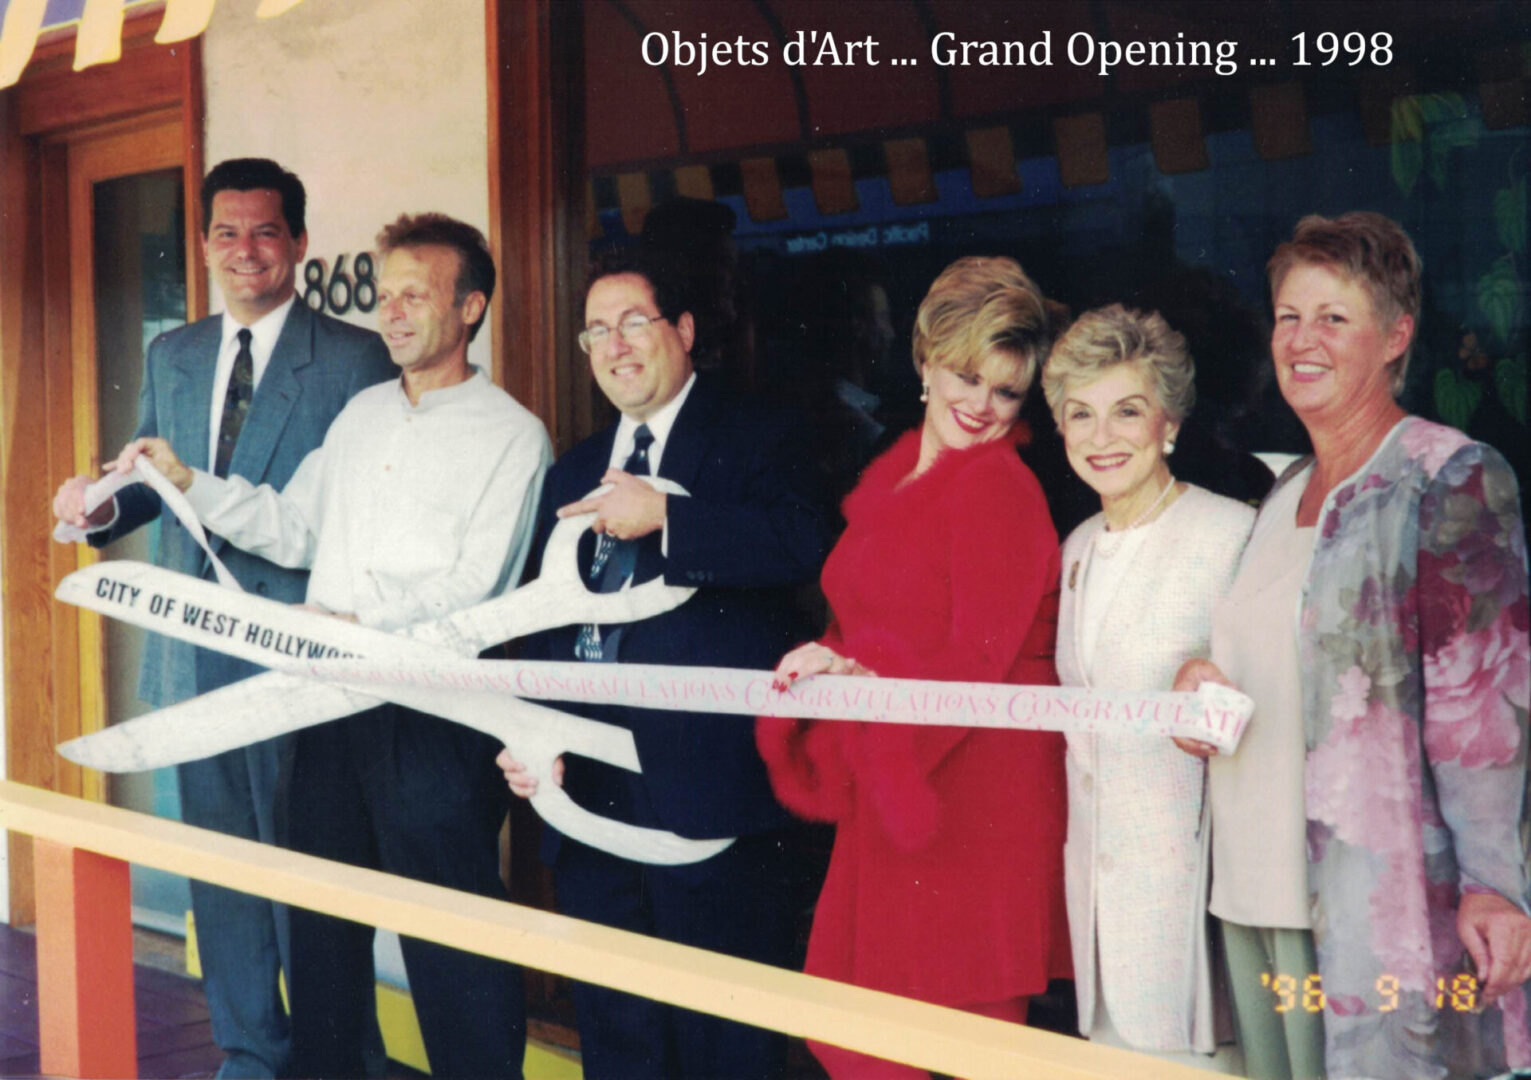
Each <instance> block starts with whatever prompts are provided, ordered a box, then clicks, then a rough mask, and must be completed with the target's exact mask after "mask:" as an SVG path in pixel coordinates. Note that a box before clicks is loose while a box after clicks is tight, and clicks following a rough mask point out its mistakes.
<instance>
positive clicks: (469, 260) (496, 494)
mask: <svg viewBox="0 0 1531 1080" xmlns="http://www.w3.org/2000/svg"><path fill="white" fill-rule="evenodd" d="M378 244H379V247H380V249H381V251H382V253H383V265H382V272H381V274H380V276H379V279H378V324H379V325H378V329H379V331H380V332H381V333H382V335H383V340H384V342H385V343H386V344H387V346H388V350H389V353H390V354H391V356H392V358H393V362H394V363H395V364H397V365H398V366H399V368H400V370H401V377H400V378H399V379H397V380H395V381H393V382H389V383H383V384H380V385H378V386H374V387H372V388H370V389H369V390H365V391H363V392H362V393H359V394H357V395H356V397H354V398H353V399H352V400H351V402H350V404H348V405H347V406H346V408H345V409H344V410H343V411H342V412H341V413H340V415H339V416H338V417H336V419H335V422H334V424H333V425H332V426H331V427H330V430H329V433H328V434H327V435H326V436H325V440H324V445H323V446H322V447H321V448H320V449H318V450H316V451H314V452H313V453H312V454H310V455H309V457H308V458H307V459H306V460H305V461H304V462H303V464H302V465H301V466H300V467H299V469H298V471H297V472H296V473H295V474H294V476H293V478H292V480H291V481H290V482H289V483H288V484H287V486H286V487H284V488H283V489H282V490H281V491H277V490H275V489H274V488H271V487H269V486H265V485H263V486H259V487H257V486H253V485H251V484H250V483H249V482H247V481H245V480H243V479H241V478H239V477H232V476H231V477H228V478H219V477H216V476H212V475H210V474H208V473H205V472H203V471H201V470H193V469H188V468H187V467H186V466H185V465H183V464H182V463H181V462H180V460H179V459H178V458H177V457H176V456H175V454H174V452H173V451H172V450H171V448H170V446H169V444H168V443H166V442H165V441H164V440H161V439H147V440H140V441H138V442H135V443H132V444H130V445H129V446H128V448H127V449H126V450H125V451H124V452H123V455H122V457H121V458H119V467H123V466H125V465H127V464H128V463H129V462H131V460H132V458H133V457H135V456H136V455H137V454H139V453H144V454H147V455H148V456H149V457H150V459H151V460H152V461H153V462H154V464H155V465H157V466H158V467H159V469H160V471H161V472H163V473H164V474H165V475H166V476H167V477H168V478H169V479H170V480H171V481H172V482H174V483H175V484H176V486H177V487H179V488H181V490H183V491H185V492H186V494H187V498H188V500H189V501H190V502H191V504H192V506H193V507H195V509H196V511H197V514H198V516H199V517H200V518H201V519H202V521H203V523H204V524H205V525H207V527H208V528H209V529H210V530H211V531H213V532H215V533H217V534H219V535H220V536H222V537H224V538H225V539H227V540H228V541H229V542H231V543H233V544H235V545H236V546H238V547H241V548H244V549H245V550H247V551H250V552H253V553H255V554H259V555H261V556H263V557H265V558H267V559H269V560H271V561H272V562H276V563H280V564H282V565H287V566H306V567H309V568H311V575H310V577H309V585H308V602H307V604H306V605H305V606H306V607H309V608H312V609H315V610H319V611H323V612H325V613H327V614H330V615H334V616H336V617H337V618H343V619H349V620H352V621H355V622H359V623H362V624H363V625H366V626H372V627H377V628H381V629H390V630H391V629H396V628H399V627H403V626H408V625H410V624H412V623H416V622H421V621H424V620H429V619H437V618H441V617H442V616H445V615H448V614H450V613H451V612H454V611H457V610H460V609H462V608H466V607H470V606H472V605H473V604H476V603H479V602H480V601H482V600H485V599H487V598H489V597H492V596H495V595H497V594H498V593H500V592H502V591H503V590H504V588H505V587H506V585H507V584H508V583H510V582H512V581H514V580H515V579H516V578H517V577H518V576H519V574H520V572H521V568H522V566H523V564H524V563H525V561H526V555H527V550H528V547H529V546H530V544H531V541H532V532H533V525H534V521H535V514H536V509H537V499H538V496H539V493H540V491H541V486H542V477H543V473H544V472H545V471H546V470H547V467H548V464H549V463H550V462H551V460H552V448H551V445H550V444H549V442H548V437H547V432H546V430H545V429H544V428H543V426H542V423H541V422H540V421H539V420H538V419H537V418H536V417H535V416H533V415H532V414H531V413H530V412H528V411H527V410H526V409H524V408H523V407H522V406H521V405H519V404H518V403H517V402H516V401H515V400H514V399H513V398H511V397H510V395H508V394H506V393H505V392H504V391H503V390H501V389H500V388H499V387H497V386H495V385H494V384H493V383H492V382H490V381H489V379H488V377H487V376H486V375H485V374H484V373H483V372H482V371H480V370H478V369H476V368H474V367H473V366H472V365H470V364H469V363H468V360H467V350H468V343H469V341H471V340H472V338H473V336H474V334H475V333H476V332H477V330H478V328H479V326H480V325H481V324H482V322H483V319H484V314H485V311H486V309H487V307H488V304H489V300H490V297H491V296H492V295H493V293H494V280H495V270H494V262H493V260H492V258H491V257H490V254H489V250H488V245H487V244H486V243H485V241H484V238H483V236H482V235H481V234H480V233H479V232H478V230H477V229H474V228H473V227H472V226H470V225H466V224H464V223H462V222H459V221H454V220H453V219H451V218H448V217H446V216H444V215H440V214H421V215H418V216H415V217H409V216H405V217H401V218H400V219H399V220H398V221H396V222H395V223H394V224H392V225H390V226H388V227H387V228H385V229H384V230H383V231H382V233H381V234H379V236H378ZM497 749H498V744H496V743H494V742H493V740H489V739H487V737H485V736H483V735H480V734H478V733H477V732H473V731H470V730H468V729H467V728H463V727H461V726H459V725H456V724H452V723H449V722H447V721H444V720H441V719H439V718H436V717H432V716H426V715H424V714H421V713H416V712H413V711H411V710H408V709H403V708H399V707H396V706H391V705H385V706H381V707H379V708H377V709H372V710H369V711H368V712H365V713H361V714H358V715H355V716H351V717H347V718H345V719H343V720H340V721H337V722H334V723H330V724H323V725H320V726H318V727H314V728H309V729H307V730H305V731H303V732H301V733H300V734H299V736H298V744H297V752H296V755H295V762H294V766H293V775H292V779H291V783H290V785H289V790H288V797H287V801H286V809H287V814H288V824H289V832H290V836H291V843H292V845H293V847H295V848H297V849H298V850H300V851H304V852H307V853H309V854H313V855H320V856H323V857H325V858H330V859H337V860H340V861H343V862H348V863H353V864H356V865H360V866H367V867H372V868H375V869H381V870H386V871H388V872H390V873H396V874H402V875H404V876H407V877H412V878H416V879H419V880H422V881H428V882H431V883H433V884H438V885H446V886H449V887H452V888H458V889H464V890H467V891H470V892H475V893H478V894H480V895H486V896H497V897H502V898H503V896H504V890H503V886H502V885H501V882H500V877H499V830H500V824H501V821H502V820H503V818H504V816H505V799H506V795H505V787H504V783H503V780H502V779H501V777H500V773H499V770H498V769H497V768H496V767H495V765H494V756H495V751H496V750H497ZM372 934H373V931H372V928H371V927H364V926H360V925H357V924H355V923H349V922H344V921H342V920H339V919H334V918H331V917H329V916H324V915H319V914H316V913H314V912H311V911H306V910H303V909H301V908H294V909H293V912H292V954H293V960H292V969H293V970H292V973H291V976H290V977H291V986H290V988H289V996H290V1000H291V1006H292V1029H293V1056H292V1068H293V1070H294V1072H293V1075H297V1076H326V1077H344V1076H364V1075H365V1074H366V1067H365V1061H364V1049H365V1046H366V1033H367V1031H368V1018H369V1016H370V1014H371V1010H372V1009H373V1008H374V1007H375V1005H374V1001H373V980H374V974H373V970H372ZM403 944H404V962H405V967H406V968H407V970H408V972H409V981H410V986H411V987H412V988H413V990H414V1000H415V1008H416V1012H417V1014H418V1015H419V1018H420V1026H421V1032H422V1034H423V1036H424V1040H425V1047H426V1053H427V1055H428V1056H429V1058H430V1064H431V1070H432V1072H433V1073H434V1074H436V1075H438V1076H519V1075H520V1074H521V1061H522V1056H523V1054H524V1047H525V1018H524V1009H523V1003H522V990H521V977H520V972H519V971H518V970H516V969H514V968H512V967H510V966H509V965H505V964H501V963H497V962H495V961H491V960H488V959H485V958H483V957H478V956H474V955H472V954H469V953H463V952H458V951H456V950H452V949H448V948H445V947H444V946H440V945H434V944H431V943H428V942H422V941H416V940H413V939H405V941H404V943H403Z"/></svg>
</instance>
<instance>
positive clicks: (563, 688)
mask: <svg viewBox="0 0 1531 1080" xmlns="http://www.w3.org/2000/svg"><path fill="white" fill-rule="evenodd" d="M284 666H286V667H289V668H290V670H293V671H295V672H302V673H303V674H306V675H309V676H310V677H312V678H316V679H321V680H324V681H326V682H334V683H340V684H343V685H345V686H348V687H351V688H353V689H357V690H363V689H364V690H367V691H370V692H373V693H377V694H382V695H385V696H392V695H393V694H395V693H396V692H398V690H399V688H401V687H409V688H412V689H414V690H417V691H430V692H434V693H440V694H445V695H467V696H469V697H472V696H480V697H490V698H493V697H516V698H532V699H538V700H545V701H571V702H580V703H582V704H590V705H628V706H632V707H634V708H643V709H662V710H668V711H676V712H694V713H729V714H733V715H739V716H782V717H796V718H800V719H807V720H855V721H861V722H865V723H877V724H917V725H923V726H930V727H935V726H942V727H977V728H1006V729H1013V730H1020V731H1066V732H1075V733H1087V734H1112V735H1116V734H1122V735H1151V736H1161V737H1163V736H1179V737H1182V738H1188V739H1199V740H1201V741H1202V742H1207V743H1211V744H1212V745H1213V746H1215V747H1216V748H1217V749H1218V751H1219V752H1220V753H1224V754H1231V753H1233V752H1234V750H1236V749H1237V748H1238V744H1239V739H1240V738H1241V737H1242V736H1243V734H1244V728H1245V727H1246V726H1247V725H1248V723H1249V718H1250V716H1251V714H1252V713H1253V711H1254V703H1253V701H1251V700H1250V699H1249V698H1248V697H1246V696H1245V695H1244V694H1242V693H1240V692H1239V691H1237V690H1233V689H1230V688H1229V687H1226V686H1219V685H1217V684H1216V683H1202V684H1201V686H1200V687H1198V688H1197V690H1196V691H1195V692H1194V693H1186V692H1178V693H1177V692H1174V691H1169V690H1163V691H1152V690H1150V691H1132V692H1119V691H1117V692H1114V691H1107V690H1098V689H1084V688H1082V687H1072V686H1013V685H1010V684H1007V683H972V682H937V681H933V680H926V679H885V678H866V677H863V676H856V675H815V676H813V677H812V678H810V679H805V680H803V681H802V682H800V683H796V684H794V685H793V686H791V687H789V688H788V689H786V690H784V691H778V690H776V689H775V688H774V687H773V685H772V684H773V681H774V675H773V674H772V673H771V672H769V671H748V670H743V669H739V668H715V667H675V666H668V665H660V664H581V663H571V662H564V661H556V660H555V661H546V660H543V661H538V660H464V659H451V660H438V659H434V658H426V657H422V656H418V655H417V656H412V657H410V658H408V659H406V660H402V661H401V660H399V659H398V658H394V657H390V658H389V660H388V661H386V662H383V663H379V662H377V661H374V660H370V659H351V658H345V659H327V660H316V661H310V662H306V663H297V664H286V665H284Z"/></svg>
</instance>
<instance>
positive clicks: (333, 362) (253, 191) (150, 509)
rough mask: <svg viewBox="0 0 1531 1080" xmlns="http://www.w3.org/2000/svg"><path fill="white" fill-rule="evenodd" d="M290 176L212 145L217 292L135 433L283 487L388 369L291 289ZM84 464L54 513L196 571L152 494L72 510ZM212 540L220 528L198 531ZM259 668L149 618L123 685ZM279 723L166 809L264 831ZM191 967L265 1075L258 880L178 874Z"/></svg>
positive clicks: (269, 1015) (203, 571)
mask: <svg viewBox="0 0 1531 1080" xmlns="http://www.w3.org/2000/svg"><path fill="white" fill-rule="evenodd" d="M304 203H305V194H304V191H303V184H302V182H301V181H300V180H299V179H298V178H297V177H296V176H294V175H293V174H292V173H289V172H287V171H286V170H284V169H283V168H282V167H281V166H280V165H278V164H277V163H276V162H274V161H269V160H266V159H264V158H239V159H234V160H230V161H225V162H223V163H221V164H219V165H218V166H217V167H215V168H214V169H213V170H212V171H211V172H210V173H208V174H207V177H206V179H205V180H204V181H203V183H202V221H203V230H204V232H203V239H202V250H203V254H204V255H205V256H206V260H207V264H208V266H209V267H210V268H211V269H212V271H213V274H214V276H215V277H216V278H217V281H218V286H219V289H220V291H221V292H222V293H223V298H224V306H225V310H224V313H223V314H222V315H215V316H213V317H211V318H208V319H203V320H201V321H200V322H197V323H193V324H192V325H190V326H184V327H181V328H180V329H177V330H172V331H170V332H169V333H166V334H162V335H160V336H159V337H158V338H156V339H155V340H154V341H153V343H152V344H150V346H149V353H148V357H147V359H146V360H145V363H144V378H143V386H142V388H141V390H140V393H139V399H138V430H137V432H136V433H135V438H136V437H142V436H155V435H157V436H161V437H163V438H165V439H168V440H169V441H170V443H171V444H172V445H174V446H175V447H176V448H177V449H178V450H180V451H181V453H182V454H183V455H184V456H185V459H186V461H187V463H188V464H190V465H194V466H198V467H201V468H204V469H206V470H207V471H209V472H216V473H217V474H218V475H228V474H230V473H233V474H236V475H238V476H242V477H244V478H245V479H247V480H249V481H250V482H251V483H253V484H263V483H264V484H270V485H272V486H274V487H276V488H281V487H283V486H284V485H285V484H286V483H287V481H288V480H289V479H290V478H291V476H292V474H293V472H294V470H296V469H297V467H298V465H299V463H300V462H302V460H303V459H304V457H306V456H307V455H308V453H309V451H311V450H313V449H315V448H316V447H318V446H319V445H320V443H322V442H323V441H324V435H325V432H326V431H328V430H329V426H330V422H331V421H332V420H334V418H335V416H336V414H337V413H339V412H340V410H341V408H342V407H343V406H344V405H345V403H346V402H347V401H348V400H350V398H351V396H352V395H353V394H354V393H356V392H357V391H358V390H361V389H362V388H364V387H366V386H370V385H372V384H374V383H378V382H382V381H383V380H385V379H388V378H392V377H394V376H395V375H396V374H397V369H396V368H395V367H394V366H393V363H392V361H391V360H390V359H389V354H388V350H387V348H385V347H384V345H383V342H382V339H381V338H379V337H378V335H377V334H375V333H373V332H371V331H369V330H362V329H360V328H357V327H354V326H351V325H350V324H348V323H344V322H340V321H339V320H336V319H332V318H329V317H328V316H326V315H322V314H316V313H314V312H312V311H310V310H309V308H308V307H307V306H306V305H305V304H303V303H302V302H301V301H299V300H298V298H297V294H296V292H295V290H294V282H295V280H296V275H297V266H298V264H299V263H301V262H302V261H303V256H304V252H305V250H306V249H307V246H308V234H307V232H306V230H305V228H304ZM88 482H89V478H88V477H83V476H76V477H73V478H71V479H70V480H68V481H66V482H65V483H64V485H63V486H62V487H61V488H59V492H58V495H57V496H56V497H55V499H54V513H55V515H56V516H57V517H58V518H59V520H61V521H65V522H68V523H70V524H73V525H76V526H79V527H82V528H91V529H94V530H96V531H94V532H92V534H91V537H90V543H91V544H92V545H94V546H98V547H99V546H101V545H103V544H106V543H109V542H110V541H112V540H114V539H116V538H117V537H119V536H123V535H125V534H126V533H129V532H131V531H132V530H134V529H136V528H138V527H139V526H140V525H143V524H145V523H147V522H149V521H152V520H153V519H155V518H157V517H158V518H160V534H159V543H158V546H157V548H156V550H155V562H156V563H158V564H159V565H160V566H164V567H168V568H170V569H172V570H179V571H181V572H183V573H188V574H195V575H200V576H208V574H209V571H208V565H207V559H206V558H205V556H204V555H203V553H202V551H201V549H200V548H199V547H198V546H197V543H196V541H195V540H194V539H193V538H192V537H191V536H190V534H188V533H187V532H186V530H185V528H184V527H183V526H182V525H181V524H180V522H179V521H177V520H176V519H175V517H174V515H171V514H163V515H162V514H161V513H160V511H161V503H160V499H159V496H157V495H155V494H154V493H153V492H152V491H150V490H149V489H148V488H147V487H145V486H143V485H133V486H132V487H128V488H125V489H123V491H122V492H121V493H120V494H119V495H118V496H117V498H116V500H115V502H114V503H112V504H108V505H106V506H103V507H101V508H100V509H99V510H98V511H97V512H96V513H95V514H93V515H92V516H91V518H90V519H87V518H86V516H85V514H84V498H83V494H84V490H85V485H86V484H87V483H88ZM214 543H217V544H220V545H222V541H219V540H216V539H215V540H214ZM219 555H220V557H221V558H223V559H224V561H225V562H226V563H227V564H228V567H229V569H230V570H231V571H233V573H234V575H235V577H237V578H238V579H239V581H240V583H241V584H242V585H243V586H244V587H245V588H246V589H247V590H249V591H251V592H253V593H255V594H257V595H259V596H265V597H268V598H270V599H272V600H280V601H284V602H288V603H301V602H302V600H303V597H304V592H305V589H306V587H307V581H308V574H307V573H306V572H304V571H297V570H288V569H284V568H282V567H279V566H277V565H275V564H273V563H270V562H267V561H266V560H264V559H262V558H260V557H258V556H255V555H251V554H248V553H246V552H244V551H241V550H239V549H238V548H235V547H233V546H230V545H222V548H221V550H220V551H219ZM258 670H259V669H258V668H256V667H254V666H252V665H250V664H247V663H245V662H244V661H241V660H236V659H234V658H233V657H229V656H225V655H223V654H221V653H216V652H208V651H204V650H202V649H195V648H193V647H191V646H190V645H187V644H184V643H182V642H177V641H172V640H170V639H168V638H162V637H160V636H158V635H150V637H149V640H148V642H147V643H146V646H145V649H144V660H143V670H142V672H141V673H140V677H139V687H138V696H139V697H140V698H142V699H143V700H144V701H145V702H146V703H148V704H149V705H152V706H154V707H156V708H163V707H164V706H167V705H173V704H175V703H176V702H179V701H184V700H185V699H187V698H190V697H194V696H196V695H197V694H201V693H205V692H206V691H208V690H213V689H216V688H218V687H220V686H224V685H226V684H228V683H231V682H234V681H235V680H237V679H242V678H245V677H247V676H249V675H253V674H255V673H256V672H257V671H258ZM289 738H290V737H284V738H278V739H271V740H268V741H267V742H263V743H259V744H257V745H255V746H251V747H247V748H245V749H241V750H232V751H229V752H228V753H225V754H220V755H219V756H217V757H213V758H208V759H206V760H203V761H194V762H189V763H187V764H185V765H181V766H179V768H178V775H177V780H178V784H179V787H180V794H181V816H182V818H183V819H184V820H185V821H187V822H189V823H190V824H193V825H199V826H202V827H204V828H209V829H216V830H218V831H220V832H226V833H230V834H232V835H235V836H242V837H246V838H248V839H254V840H263V841H266V842H268V843H274V842H276V841H277V839H278V836H277V822H276V817H275V809H276V808H275V799H276V790H277V786H278V783H279V778H280V777H281V775H282V773H283V770H284V767H285V766H286V765H287V764H288V763H289V762H290V759H291V747H290V743H289ZM191 892H192V911H193V912H194V914H195V917H196V923H197V944H198V948H199V950H200V953H201V959H202V972H203V985H204V988H205V990H206V993H207V1002H208V1009H209V1011H210V1012H211V1014H212V1027H213V1037H214V1038H215V1039H216V1040H217V1042H218V1045H219V1046H220V1047H221V1048H222V1050H223V1053H224V1060H223V1065H222V1067H221V1068H220V1069H219V1071H218V1075H219V1076H223V1077H270V1076H279V1075H281V1074H282V1070H283V1069H284V1068H285V1066H286V1064H287V1058H288V1051H289V1046H290V1040H289V1034H288V1024H287V1017H286V1013H285V1011H284V1010H283V1008H282V1003H281V998H280V996H279V994H278V990H277V975H278V972H279V970H280V967H281V966H285V964H286V960H287V955H286V954H287V920H286V912H285V911H284V910H283V909H282V908H281V907H280V906H278V905H274V904H272V903H271V902H270V901H269V900H265V899H263V898H260V897H255V896H248V895H245V894H243V893H236V892H231V891H229V890H227V889H222V888H218V887H217V886H213V885H208V884H205V883H203V882H199V881H195V880H194V881H192V883H191Z"/></svg>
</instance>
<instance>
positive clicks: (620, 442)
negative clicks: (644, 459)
mask: <svg viewBox="0 0 1531 1080" xmlns="http://www.w3.org/2000/svg"><path fill="white" fill-rule="evenodd" d="M695 385H696V372H694V371H693V372H692V373H691V377H690V378H689V379H687V380H686V385H684V386H682V387H681V388H680V393H678V394H676V395H675V396H674V397H672V398H671V399H670V400H669V401H667V402H665V403H664V405H662V406H661V407H660V408H659V410H658V411H657V412H655V413H654V415H652V416H650V417H649V418H648V419H647V420H634V419H633V418H632V417H631V416H628V415H626V414H625V413H624V414H623V416H622V419H621V420H619V421H617V434H616V437H615V438H614V439H613V440H612V443H611V467H612V468H613V469H620V468H621V467H622V466H623V465H626V464H627V459H628V458H629V457H630V456H631V455H632V452H633V442H634V437H635V436H636V435H637V433H638V427H639V425H640V424H647V425H648V429H649V434H650V435H652V436H654V443H653V445H652V446H650V447H649V475H651V476H658V475H659V462H660V459H662V458H663V457H664V448H665V443H666V442H668V441H669V439H670V429H671V428H673V427H674V426H675V418H676V417H677V416H679V415H680V409H681V406H682V405H684V404H685V403H686V399H687V398H688V397H690V396H691V388H692V387H693V386H695Z"/></svg>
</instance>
